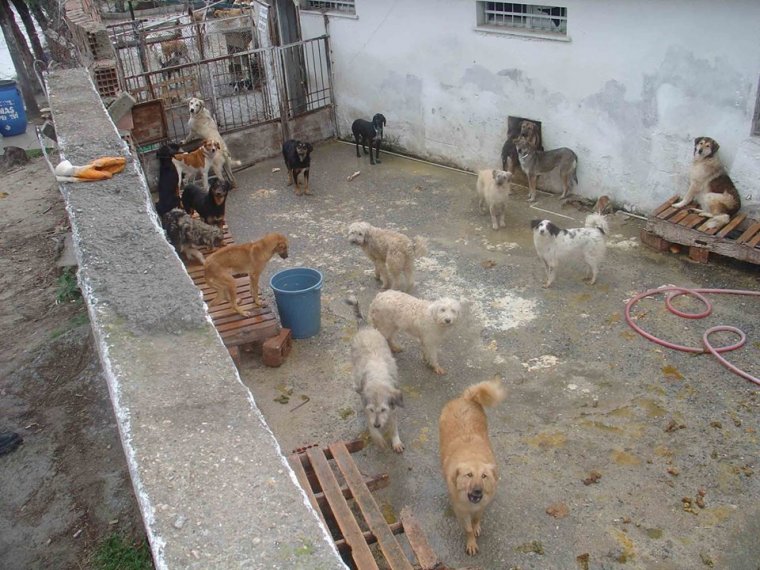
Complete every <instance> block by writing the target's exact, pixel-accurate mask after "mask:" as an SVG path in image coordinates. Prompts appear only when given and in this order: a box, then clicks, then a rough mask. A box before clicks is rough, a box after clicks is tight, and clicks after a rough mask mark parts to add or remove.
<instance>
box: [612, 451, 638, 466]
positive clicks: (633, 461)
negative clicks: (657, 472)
mask: <svg viewBox="0 0 760 570" xmlns="http://www.w3.org/2000/svg"><path fill="white" fill-rule="evenodd" d="M612 460H613V461H614V462H615V463H617V464H618V465H629V466H632V465H641V459H639V458H638V457H636V456H635V455H634V454H633V453H628V452H627V451H621V450H619V449H616V450H614V451H613V452H612Z"/></svg>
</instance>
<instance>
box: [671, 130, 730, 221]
mask: <svg viewBox="0 0 760 570" xmlns="http://www.w3.org/2000/svg"><path fill="white" fill-rule="evenodd" d="M719 148H720V145H718V143H717V142H716V141H715V140H713V139H711V138H710V137H697V138H696V139H694V160H693V161H692V163H691V169H690V170H689V189H688V190H687V191H686V196H684V197H683V199H682V200H681V201H680V202H676V203H675V204H673V207H674V208H683V207H684V206H686V205H687V204H689V203H690V202H691V201H692V200H696V202H697V204H699V208H692V210H693V211H694V212H696V213H698V214H700V215H702V216H705V217H707V218H712V219H711V220H710V221H709V222H708V223H707V226H706V227H707V228H710V229H718V228H722V227H723V226H725V225H726V224H727V223H728V221H729V220H730V219H731V216H733V215H734V214H735V213H736V212H738V211H739V209H740V208H741V206H742V202H741V197H740V196H739V192H737V191H736V187H735V186H734V183H733V182H732V181H731V179H730V178H729V177H728V174H726V170H725V168H723V165H722V164H721V163H720V159H719V158H718V156H717V152H718V149H719Z"/></svg>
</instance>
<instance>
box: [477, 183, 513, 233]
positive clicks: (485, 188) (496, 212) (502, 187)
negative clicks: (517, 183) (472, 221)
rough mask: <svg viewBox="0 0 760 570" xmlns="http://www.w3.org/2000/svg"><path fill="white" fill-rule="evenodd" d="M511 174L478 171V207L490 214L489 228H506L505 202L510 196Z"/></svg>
mask: <svg viewBox="0 0 760 570" xmlns="http://www.w3.org/2000/svg"><path fill="white" fill-rule="evenodd" d="M511 180H512V173H511V172H507V171H505V170H479V171H478V184H477V188H478V207H479V208H480V211H481V212H483V213H485V211H486V208H485V207H486V206H488V211H489V212H490V214H491V227H492V228H493V229H495V230H498V229H499V228H506V227H507V222H506V215H507V201H508V199H509V196H510V195H511V194H512V184H511V182H510V181H511Z"/></svg>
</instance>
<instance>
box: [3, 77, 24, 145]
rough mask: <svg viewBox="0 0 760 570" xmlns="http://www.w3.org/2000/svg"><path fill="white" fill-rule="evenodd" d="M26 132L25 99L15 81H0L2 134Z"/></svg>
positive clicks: (12, 134)
mask: <svg viewBox="0 0 760 570" xmlns="http://www.w3.org/2000/svg"><path fill="white" fill-rule="evenodd" d="M25 132H26V110H25V109H24V99H23V98H22V97H21V92H20V91H19V90H18V86H17V85H16V82H15V81H12V80H2V81H0V134H1V135H3V136H4V137H13V136H16V135H22V134H24V133H25Z"/></svg>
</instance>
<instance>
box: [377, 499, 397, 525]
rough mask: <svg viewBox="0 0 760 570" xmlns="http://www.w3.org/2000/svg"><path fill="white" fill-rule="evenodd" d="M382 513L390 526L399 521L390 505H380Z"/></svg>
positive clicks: (384, 503)
mask: <svg viewBox="0 0 760 570" xmlns="http://www.w3.org/2000/svg"><path fill="white" fill-rule="evenodd" d="M380 511H381V512H382V513H383V518H384V519H385V522H387V523H388V524H395V523H396V522H397V521H398V519H397V518H396V511H394V510H393V507H392V506H391V505H390V503H386V502H383V504H382V505H380Z"/></svg>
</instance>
